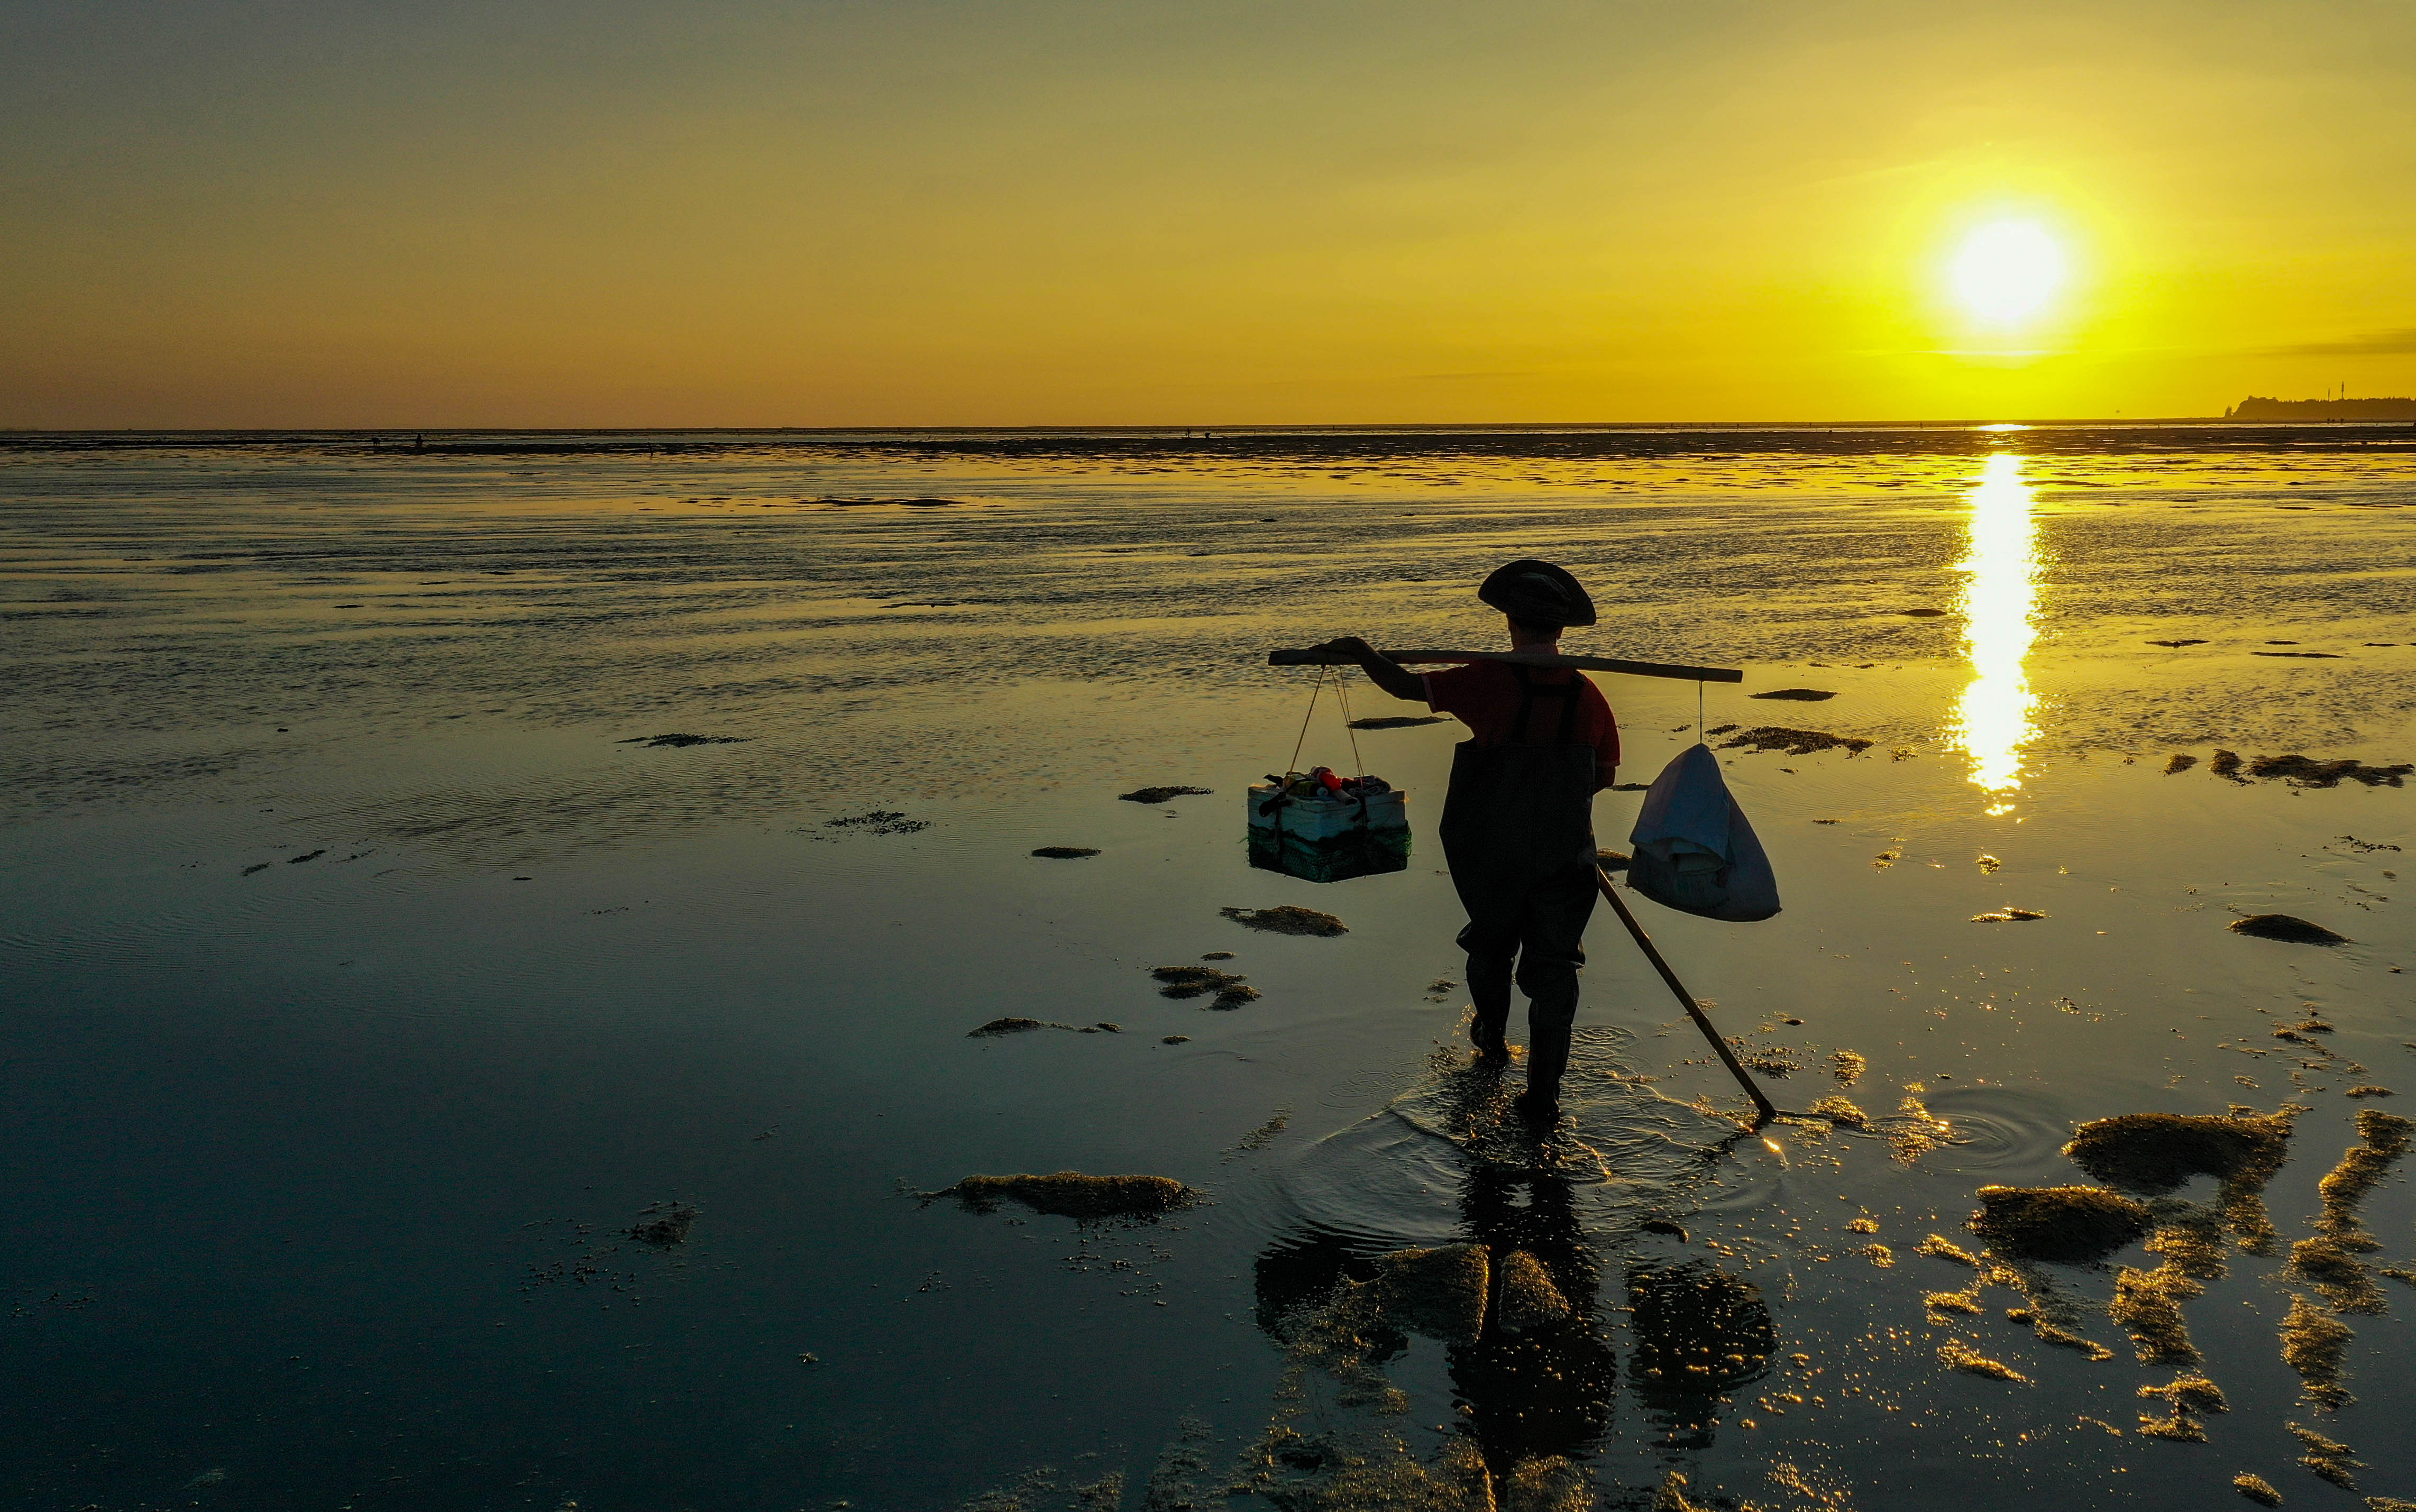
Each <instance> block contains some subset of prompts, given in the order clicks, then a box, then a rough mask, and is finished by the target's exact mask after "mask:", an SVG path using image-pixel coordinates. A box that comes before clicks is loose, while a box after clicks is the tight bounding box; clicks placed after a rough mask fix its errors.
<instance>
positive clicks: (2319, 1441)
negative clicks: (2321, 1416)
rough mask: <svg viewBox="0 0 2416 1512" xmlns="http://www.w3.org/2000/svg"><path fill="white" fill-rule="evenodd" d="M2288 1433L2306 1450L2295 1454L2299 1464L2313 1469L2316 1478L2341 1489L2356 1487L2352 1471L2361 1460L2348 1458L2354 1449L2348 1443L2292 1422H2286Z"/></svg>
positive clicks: (2354, 1475)
mask: <svg viewBox="0 0 2416 1512" xmlns="http://www.w3.org/2000/svg"><path fill="white" fill-rule="evenodd" d="M2290 1434H2291V1437H2293V1438H2295V1439H2297V1440H2298V1441H2299V1443H2300V1444H2301V1445H2303V1447H2304V1448H2305V1449H2306V1451H2307V1452H2306V1453H2305V1454H2303V1455H2301V1456H2299V1463H2301V1464H2303V1465H2304V1466H2306V1467H2307V1468H2308V1469H2309V1470H2312V1471H2314V1472H2315V1473H2316V1478H2317V1479H2318V1480H2328V1481H2330V1482H2332V1483H2333V1485H2335V1486H2337V1487H2339V1488H2340V1489H2342V1490H2345V1491H2353V1490H2356V1489H2357V1476H2356V1474H2354V1472H2356V1471H2358V1470H2362V1469H2363V1468H2364V1466H2365V1461H2364V1460H2363V1459H2354V1458H2352V1456H2353V1455H2354V1453H2355V1451H2354V1450H2352V1449H2350V1448H2349V1446H2348V1444H2343V1443H2341V1442H2340V1441H2339V1440H2338V1439H2333V1438H2327V1437H2325V1436H2324V1435H2323V1434H2321V1433H2318V1432H2317V1431H2316V1430H2315V1429H2311V1428H2301V1427H2300V1426H2299V1425H2298V1424H2296V1423H2292V1424H2291V1425H2290Z"/></svg>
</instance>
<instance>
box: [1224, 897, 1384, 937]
mask: <svg viewBox="0 0 2416 1512" xmlns="http://www.w3.org/2000/svg"><path fill="white" fill-rule="evenodd" d="M1216 912H1217V913H1219V914H1222V915H1225V916H1226V917H1227V918H1229V919H1231V920H1232V921H1233V922H1234V923H1236V924H1239V925H1243V926H1245V927H1246V928H1249V929H1253V930H1265V931H1266V932H1267V933H1269V934H1305V935H1314V936H1316V937H1318V938H1320V939H1331V938H1333V937H1334V936H1335V935H1337V934H1348V933H1350V932H1351V926H1349V925H1347V924H1345V923H1343V922H1342V921H1341V920H1340V919H1338V918H1336V917H1335V916H1334V915H1331V914H1321V913H1319V912H1318V911H1317V910H1316V909H1313V908H1301V907H1298V906H1297V905H1295V904H1291V903H1284V904H1281V905H1279V906H1277V907H1275V908H1220V909H1218V910H1217V911H1216Z"/></svg>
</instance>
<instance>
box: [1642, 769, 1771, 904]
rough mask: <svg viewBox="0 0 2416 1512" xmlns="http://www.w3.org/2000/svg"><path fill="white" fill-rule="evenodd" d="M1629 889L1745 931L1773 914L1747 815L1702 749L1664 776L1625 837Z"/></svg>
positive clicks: (1766, 861)
mask: <svg viewBox="0 0 2416 1512" xmlns="http://www.w3.org/2000/svg"><path fill="white" fill-rule="evenodd" d="M1628 842H1629V843H1630V844H1632V845H1633V846H1635V848H1636V856H1635V859H1633V860H1632V861H1630V862H1629V863H1628V865H1627V885H1629V886H1630V887H1633V888H1635V889H1636V890H1637V891H1638V892H1640V893H1642V894H1643V895H1644V896H1645V897H1647V898H1650V899H1652V900H1653V901H1654V902H1656V903H1660V904H1662V905H1664V906H1666V907H1669V908H1675V909H1680V910H1683V911H1684V912H1685V913H1688V914H1700V915H1703V916H1704V917H1705V918H1715V919H1728V920H1730V921H1731V922H1734V923H1739V924H1744V923H1750V922H1751V921H1753V920H1755V919H1766V918H1768V917H1770V915H1773V914H1775V913H1777V912H1778V879H1777V878H1776V877H1775V876H1774V875H1772V873H1771V869H1770V857H1769V856H1767V855H1765V854H1762V849H1761V841H1760V840H1759V839H1755V838H1754V833H1753V825H1751V824H1747V823H1746V822H1745V817H1744V809H1740V808H1738V807H1737V801H1736V799H1735V797H1733V796H1732V795H1731V794H1729V785H1728V781H1727V779H1724V778H1722V777H1721V776H1720V763H1719V758H1718V757H1716V756H1714V755H1713V754H1712V748H1710V747H1709V746H1705V745H1702V744H1700V743H1697V744H1695V745H1692V746H1689V747H1687V748H1685V749H1684V751H1681V752H1680V753H1679V755H1678V758H1677V759H1676V760H1675V761H1673V762H1671V763H1670V764H1669V765H1667V766H1665V767H1663V768H1662V769H1661V775H1660V776H1659V777H1656V778H1654V779H1653V786H1652V787H1651V788H1650V789H1649V790H1648V791H1647V792H1646V793H1645V794H1644V808H1643V810H1642V811H1641V812H1639V813H1638V815H1637V816H1636V828H1635V830H1634V831H1633V832H1632V833H1631V834H1630V835H1629V836H1628Z"/></svg>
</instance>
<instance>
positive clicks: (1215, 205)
mask: <svg viewBox="0 0 2416 1512" xmlns="http://www.w3.org/2000/svg"><path fill="white" fill-rule="evenodd" d="M9 14H10V20H9V24H8V45H7V46H6V48H5V49H0V141H4V142H5V144H6V147H7V150H6V152H5V154H0V426H6V427H86V426H90V427H107V426H139V427H147V426H231V427H234V426H396V427H427V428H439V427H451V426H523V425H525V426H579V425H635V426H656V425H662V426H712V425H725V426H745V425H858V424H865V425H959V424H963V425H1023V424H1170V425H1215V424H1246V423H1316V422H1328V421H1330V422H1386V421H1404V422H1414V421H1435V422H1447V421H1589V420H1607V421H1622V420H1626V421H1638V420H1655V419H1671V420H1713V419H1843V418H1948V417H1971V418H1983V419H1986V418H2036V417H2049V416H2113V415H2116V414H2120V415H2122V416H2191V415H2211V414H2216V413H2219V412H2220V411H2221V410H2222V408H2223V407H2224V406H2225V405H2227V404H2228V403H2231V402H2232V401H2236V400H2238V399H2239V398H2241V397H2242V396H2243V395H2245V394H2249V393H2259V394H2272V395H2278V396H2280V397H2285V398H2306V397H2315V396H2318V395H2320V394H2323V393H2325V392H2327V391H2329V390H2330V389H2331V388H2332V387H2333V386H2334V385H2335V384H2340V383H2346V384H2347V385H2348V389H2349V392H2350V393H2351V394H2352V395H2358V394H2369V395H2370V394H2392V393H2409V392H2416V5H2411V4H2409V3H2408V0H2304V3H2301V0H2292V3H2287V4H2285V3H2276V0H2257V3H2253V4H2248V3H2233V0H2187V3H2171V4H2155V3H2137V0H2090V3H2085V4H2065V3H2046V4H2039V3H2024V4H2020V5H2010V4H2008V5H1995V6H1977V5H1940V4H1938V3H1937V0H1920V3H1900V0H1869V3H1825V0H1686V3H1674V0H1656V3H1651V4H1633V3H1624V0H1622V3H1608V0H1596V3H1575V0H1557V3H1534V4H1528V3H1517V0H1494V3H1487V4H1482V5H1478V4H1460V5H1433V4H1422V3H1410V0H1385V3H1372V0H1371V3H1357V4H1321V3H1315V0H1306V3H1304V0H1288V3H1284V4H1273V3H1240V0H1183V3H1181V4H1176V3H1171V0H1165V3H1158V0H1120V3H1115V4H1066V3H1053V0H1029V3H1024V4H1009V3H1004V0H983V3H970V0H968V3H957V4H933V3H926V0H862V3H853V4H812V3H797V0H790V3H785V4H738V3H719V0H698V3H684V4H680V5H668V4H664V5H653V6H641V5H634V4H616V3H612V0H604V3H595V4H586V5H567V4H541V3H531V0H479V3H476V4H470V3H462V0H410V3H381V4H370V3H367V0H319V3H311V4H303V3H279V4H272V3H249V4H232V3H229V4H219V3H209V0H192V3H189V4H180V5H174V6H162V5H158V4H146V5H133V4H127V3H122V0H100V3H69V0H19V3H18V4H16V5H14V6H12V7H11V8H10V12H9ZM2008 227H2011V228H2013V232H2012V234H2013V235H2014V238H2015V240H2014V241H2013V242H2011V243H2004V245H2010V246H2013V247H2014V248H2015V249H2016V262H2018V261H2019V260H2020V257H2021V256H2024V255H2030V254H2027V253H2022V252H2021V249H2022V248H2025V247H2027V248H2030V249H2032V251H2033V252H2035V251H2036V249H2039V248H2040V247H2045V248H2046V252H2045V253H2042V254H2039V255H2041V256H2044V257H2046V259H2047V260H2048V261H2049V262H2050V263H2052V264H2060V265H2061V269H2062V275H2061V279H2060V280H2059V279H2057V278H2055V277H2054V273H2055V268H2054V267H2053V266H2048V267H2046V268H2045V269H2044V270H2042V269H2041V268H2039V267H2035V266H2033V267H2030V268H2027V269H2025V268H2023V267H2018V266H2017V267H2015V268H2014V269H2012V270H2011V272H2010V274H2008V275H2007V276H2008V277H2010V278H2011V279H2012V280H2014V283H2015V284H2016V286H2020V285H2022V280H2025V279H2030V280H2032V283H2033V284H2035V285H2036V287H2031V288H2030V290H2029V293H2030V295H2031V296H2033V297H2030V298H2027V299H2025V298H2016V299H2014V300H2013V301H2012V302H2013V303H2014V304H2016V305H2021V304H2032V305H2035V309H2034V310H2032V311H2031V313H2028V314H2015V315H2012V316H2009V317H2007V318H2004V319H2000V320H1993V321H1992V320H1990V319H1988V318H1986V316H1985V315H1984V314H1983V313H1982V312H1981V309H1982V307H1984V306H1986V304H1987V302H1988V301H1987V298H1986V290H1985V289H1984V290H1982V291H1981V292H1980V293H1979V294H1977V295H1975V294H1974V293H1973V291H1972V290H1971V289H1970V288H1968V287H1967V288H1964V289H1962V290H1961V291H1960V292H1959V293H1958V291H1957V286H1956V283H1955V276H1954V270H1955V258H1956V256H1957V253H1958V249H1962V248H1963V247H1964V246H1965V243H1966V238H1967V237H1969V236H1971V234H1975V233H1983V232H1986V233H1988V234H1995V235H1998V236H1999V237H2000V240H2001V238H2002V236H2003V234H2005V228H2008ZM1989 228H1995V230H1994V231H1993V232H1991V231H1989ZM1984 281H1985V280H1984ZM2020 293H2021V288H2020V287H2016V294H2017V295H2018V294H2020Z"/></svg>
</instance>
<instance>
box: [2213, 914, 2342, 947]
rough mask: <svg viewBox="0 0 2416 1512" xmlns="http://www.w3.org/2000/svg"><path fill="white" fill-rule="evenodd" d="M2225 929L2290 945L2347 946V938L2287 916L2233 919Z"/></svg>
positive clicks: (2317, 925) (2250, 916)
mask: <svg viewBox="0 0 2416 1512" xmlns="http://www.w3.org/2000/svg"><path fill="white" fill-rule="evenodd" d="M2225 928H2227V929H2228V930H2230V931H2231V932H2232V933H2234V934H2248V935H2254V936H2256V937H2257V939H2259V940H2281V941H2285V942H2287V943H2288V944H2290V945H2348V944H2349V943H2350V941H2349V937H2348V935H2346V934H2334V933H2333V931H2332V930H2327V929H2325V928H2324V927H2323V926H2322V925H2320V924H2310V923H2308V922H2307V921H2306V920H2305V919H2303V918H2298V917H2295V916H2293V915H2288V914H2251V915H2248V916H2247V917H2246V918H2237V919H2233V920H2232V921H2231V922H2230V923H2229V924H2228V925H2226V926H2225Z"/></svg>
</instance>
